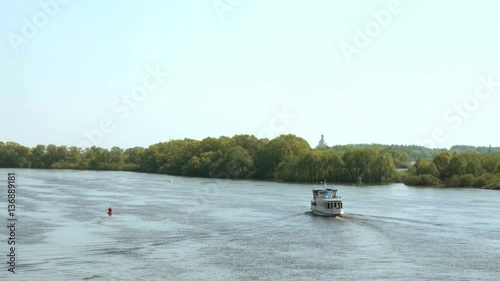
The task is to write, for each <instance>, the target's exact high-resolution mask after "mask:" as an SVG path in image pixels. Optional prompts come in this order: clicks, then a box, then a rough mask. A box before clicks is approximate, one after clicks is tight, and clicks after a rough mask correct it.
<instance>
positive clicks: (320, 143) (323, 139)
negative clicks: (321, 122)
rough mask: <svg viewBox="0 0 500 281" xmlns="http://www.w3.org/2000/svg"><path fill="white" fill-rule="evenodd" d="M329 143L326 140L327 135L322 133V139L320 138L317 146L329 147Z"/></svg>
mask: <svg viewBox="0 0 500 281" xmlns="http://www.w3.org/2000/svg"><path fill="white" fill-rule="evenodd" d="M327 147H328V145H327V144H326V142H325V136H324V135H323V134H321V139H320V140H319V144H318V145H317V146H316V148H327Z"/></svg>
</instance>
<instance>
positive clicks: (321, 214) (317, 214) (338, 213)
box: [312, 209, 344, 217]
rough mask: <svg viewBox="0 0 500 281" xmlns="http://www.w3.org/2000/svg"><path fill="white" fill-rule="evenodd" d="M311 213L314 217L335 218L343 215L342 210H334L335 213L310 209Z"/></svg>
mask: <svg viewBox="0 0 500 281" xmlns="http://www.w3.org/2000/svg"><path fill="white" fill-rule="evenodd" d="M312 213H313V214H315V215H316V216H322V217H337V216H342V215H344V210H336V211H335V212H331V211H326V212H323V211H321V210H316V209H312Z"/></svg>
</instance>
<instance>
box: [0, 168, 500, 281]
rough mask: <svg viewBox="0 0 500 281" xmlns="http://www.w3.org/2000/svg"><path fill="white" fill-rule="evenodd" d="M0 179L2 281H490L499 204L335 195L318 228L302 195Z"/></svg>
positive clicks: (218, 183) (472, 198)
mask: <svg viewBox="0 0 500 281" xmlns="http://www.w3.org/2000/svg"><path fill="white" fill-rule="evenodd" d="M0 172H1V173H0V174H2V175H4V176H2V177H3V178H4V180H2V181H3V182H4V184H3V185H4V186H5V188H3V189H2V190H4V191H3V192H2V195H1V196H0V198H2V202H4V203H3V204H2V205H0V206H3V208H4V210H3V211H1V213H2V214H3V215H2V216H1V217H2V218H3V223H2V224H7V204H6V203H5V202H6V200H7V199H6V197H7V173H8V172H15V173H16V177H17V179H16V184H17V187H16V196H17V197H16V198H17V201H16V204H17V206H16V216H17V219H18V221H17V222H16V230H15V235H16V236H15V237H16V249H15V251H16V252H15V254H16V268H15V270H16V273H15V274H11V273H10V272H8V271H7V268H8V265H7V264H6V262H7V261H8V260H7V259H8V257H6V254H8V253H9V247H10V246H8V245H7V239H5V238H6V237H8V236H9V233H8V229H7V228H6V227H5V226H4V227H2V228H3V230H2V231H1V233H2V236H3V237H4V239H2V241H3V242H2V244H3V246H1V247H0V249H1V251H0V253H1V257H3V258H1V263H2V264H3V266H2V268H3V269H2V270H3V271H4V272H3V273H1V274H0V276H4V277H6V279H2V280H93V281H97V280H447V281H448V280H454V281H455V280H500V242H499V241H500V191H491V190H479V189H439V188H414V187H407V186H405V185H402V184H392V185H386V186H362V187H361V186H343V185H338V186H336V188H338V189H339V195H341V196H342V198H343V199H344V210H345V212H346V215H345V216H344V217H343V218H323V217H317V216H313V215H311V214H310V212H309V207H310V199H311V197H312V196H311V195H312V193H311V188H313V187H314V186H313V185H305V184H287V183H273V182H259V181H236V180H216V179H198V178H184V177H173V176H168V175H154V174H140V173H129V172H94V171H50V170H27V169H9V170H7V169H0ZM108 207H112V208H113V210H114V214H113V215H112V216H108V215H107V214H106V210H107V208H108ZM2 278H3V277H2Z"/></svg>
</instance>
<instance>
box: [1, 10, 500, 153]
mask: <svg viewBox="0 0 500 281" xmlns="http://www.w3.org/2000/svg"><path fill="white" fill-rule="evenodd" d="M96 3H98V4H96ZM498 8H500V3H498V2H495V1H481V2H477V3H474V4H472V2H452V1H443V2H438V3H436V2H431V1H418V2H417V1H355V2H352V3H351V2H349V3H347V2H335V1H327V0H318V1H315V2H314V3H311V2H306V1H295V2H293V3H290V2H287V1H272V2H266V1H263V0H261V1H258V0H254V1H244V0H238V1H237V0H209V1H194V0H190V1H168V2H163V1H143V2H130V3H129V2H127V3H121V2H120V3H111V2H110V3H101V2H93V1H87V2H83V1H69V0H64V1H62V0H57V1H56V0H43V1H34V2H26V1H23V2H17V1H16V2H8V3H4V4H3V9H1V12H0V23H1V25H0V34H2V38H3V40H0V61H1V62H2V63H1V64H0V75H1V76H2V81H3V86H4V87H3V89H2V93H1V96H0V100H2V106H1V107H0V112H1V113H2V117H3V118H2V119H1V120H0V127H1V128H2V130H0V141H3V142H6V141H14V142H17V143H19V144H21V145H25V146H29V147H34V146H36V145H37V144H44V145H48V144H55V145H67V146H90V145H95V146H98V147H104V148H111V147H113V146H118V147H121V148H130V147H135V146H142V147H148V146H149V145H152V144H155V143H158V142H164V141H168V140H170V139H184V138H190V139H197V140H201V139H203V138H206V137H215V138H217V137H219V136H228V137H232V136H233V135H236V134H249V135H255V136H256V137H258V138H274V137H276V136H278V135H280V134H294V135H297V136H299V137H302V138H304V139H305V140H307V141H308V142H309V144H310V145H311V147H313V148H314V147H315V146H316V145H317V144H318V141H319V140H320V137H321V134H324V135H325V140H326V142H327V144H328V145H329V146H334V145H346V144H363V143H366V144H372V143H377V144H387V145H391V144H395V145H423V146H426V147H430V148H448V149H449V148H450V147H451V146H453V145H471V146H484V147H488V146H489V145H491V146H493V147H500V132H499V131H498V129H495V128H496V126H495V124H496V123H498V121H499V119H500V118H499V117H500V116H499V114H498V112H497V108H498V105H499V103H500V98H499V97H498V96H500V71H499V69H498V66H499V65H500V54H499V53H498V50H499V49H500V39H499V37H498V31H499V30H500V21H499V20H498V19H497V18H498V15H497V11H498Z"/></svg>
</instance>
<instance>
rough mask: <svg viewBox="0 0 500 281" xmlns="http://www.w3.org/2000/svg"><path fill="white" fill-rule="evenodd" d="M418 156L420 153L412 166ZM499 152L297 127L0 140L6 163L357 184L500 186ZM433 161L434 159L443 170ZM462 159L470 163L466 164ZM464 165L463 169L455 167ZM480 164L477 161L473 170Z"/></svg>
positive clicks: (2, 163) (1, 160) (2, 159)
mask: <svg viewBox="0 0 500 281" xmlns="http://www.w3.org/2000/svg"><path fill="white" fill-rule="evenodd" d="M417 150H418V151H419V152H417ZM424 153H428V155H427V154H425V155H423V154H424ZM495 153H496V152H495ZM412 154H413V156H412ZM498 154H500V153H498ZM416 155H420V157H417V158H416V159H417V160H416V162H415V165H412V164H411V162H412V159H413V157H416ZM443 155H448V156H449V162H450V163H451V162H453V164H450V163H448V165H445V164H443V163H446V160H442V158H443V157H444V156H443ZM455 155H460V156H461V157H460V161H459V162H460V163H461V164H460V165H458V164H456V163H455V162H456V161H458V160H453V158H457V157H458V156H455ZM423 156H425V157H423ZM431 157H434V158H433V159H432V158H431ZM498 157H499V156H498V155H496V154H492V153H491V150H490V151H489V152H488V153H486V154H480V153H479V152H465V153H457V152H450V151H444V150H439V151H432V150H431V151H428V150H426V148H423V147H419V146H395V145H391V146H388V145H377V144H372V145H345V146H333V147H327V148H322V149H312V148H311V147H310V145H309V144H308V143H307V141H306V140H304V139H303V138H301V137H297V136H295V135H291V134H288V135H281V136H279V137H276V138H274V139H271V140H268V139H259V138H256V137H255V136H253V135H235V136H233V137H225V136H222V137H218V138H212V137H208V138H205V139H203V140H201V141H200V140H193V139H183V140H170V141H167V142H161V143H157V144H153V145H151V146H149V147H148V148H143V147H133V148H128V149H122V148H119V147H113V148H111V149H105V148H99V147H95V146H93V147H90V148H85V149H82V148H79V147H75V146H72V147H67V146H56V145H47V146H45V145H37V146H35V147H33V148H29V147H25V146H22V145H20V144H17V143H14V142H7V143H3V142H0V168H40V169H82V170H124V171H135V172H146V173H160V174H170V175H179V176H191V177H213V178H231V179H263V180H279V181H287V182H304V183H305V182H309V183H318V182H319V181H322V180H327V181H328V182H335V183H355V184H361V183H364V184H374V183H391V182H404V183H406V184H409V185H446V186H455V185H456V186H461V185H464V184H465V183H470V184H471V185H464V186H472V184H475V185H476V186H478V187H487V188H495V187H497V186H498V185H500V184H498V185H496V184H495V182H494V181H492V180H493V179H495V178H496V177H497V176H498V172H499V170H500V168H499V166H498V163H500V159H499V158H498ZM444 158H446V159H448V158H447V157H444ZM483 158H484V159H483ZM486 158H487V159H489V160H485V159H486ZM436 159H437V160H436ZM452 160H453V161H452ZM474 161H475V162H474ZM488 161H490V162H491V163H490V162H488ZM469 162H471V163H472V164H469ZM486 162H488V163H489V164H486ZM431 163H434V165H435V170H434V168H433V167H432V165H431ZM435 163H439V165H436V164H435ZM462 164H464V165H465V166H464V167H466V168H462V166H461V165H462ZM457 165H458V168H455V166H457ZM488 165H489V166H488ZM492 165H494V167H493V169H491V166H492ZM472 166H474V167H476V168H474V169H472V168H471V167H472ZM486 166H487V167H488V168H487V169H486V168H485V167H486ZM406 168H409V169H408V171H407V172H405V171H402V169H406ZM443 169H444V170H443ZM442 171H445V172H443V173H441V172H442ZM484 174H488V175H484ZM471 176H472V177H474V179H471V178H470V177H471ZM481 176H482V177H483V178H482V179H484V181H483V182H482V184H480V182H479V180H477V181H475V180H476V179H477V178H478V177H481Z"/></svg>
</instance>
